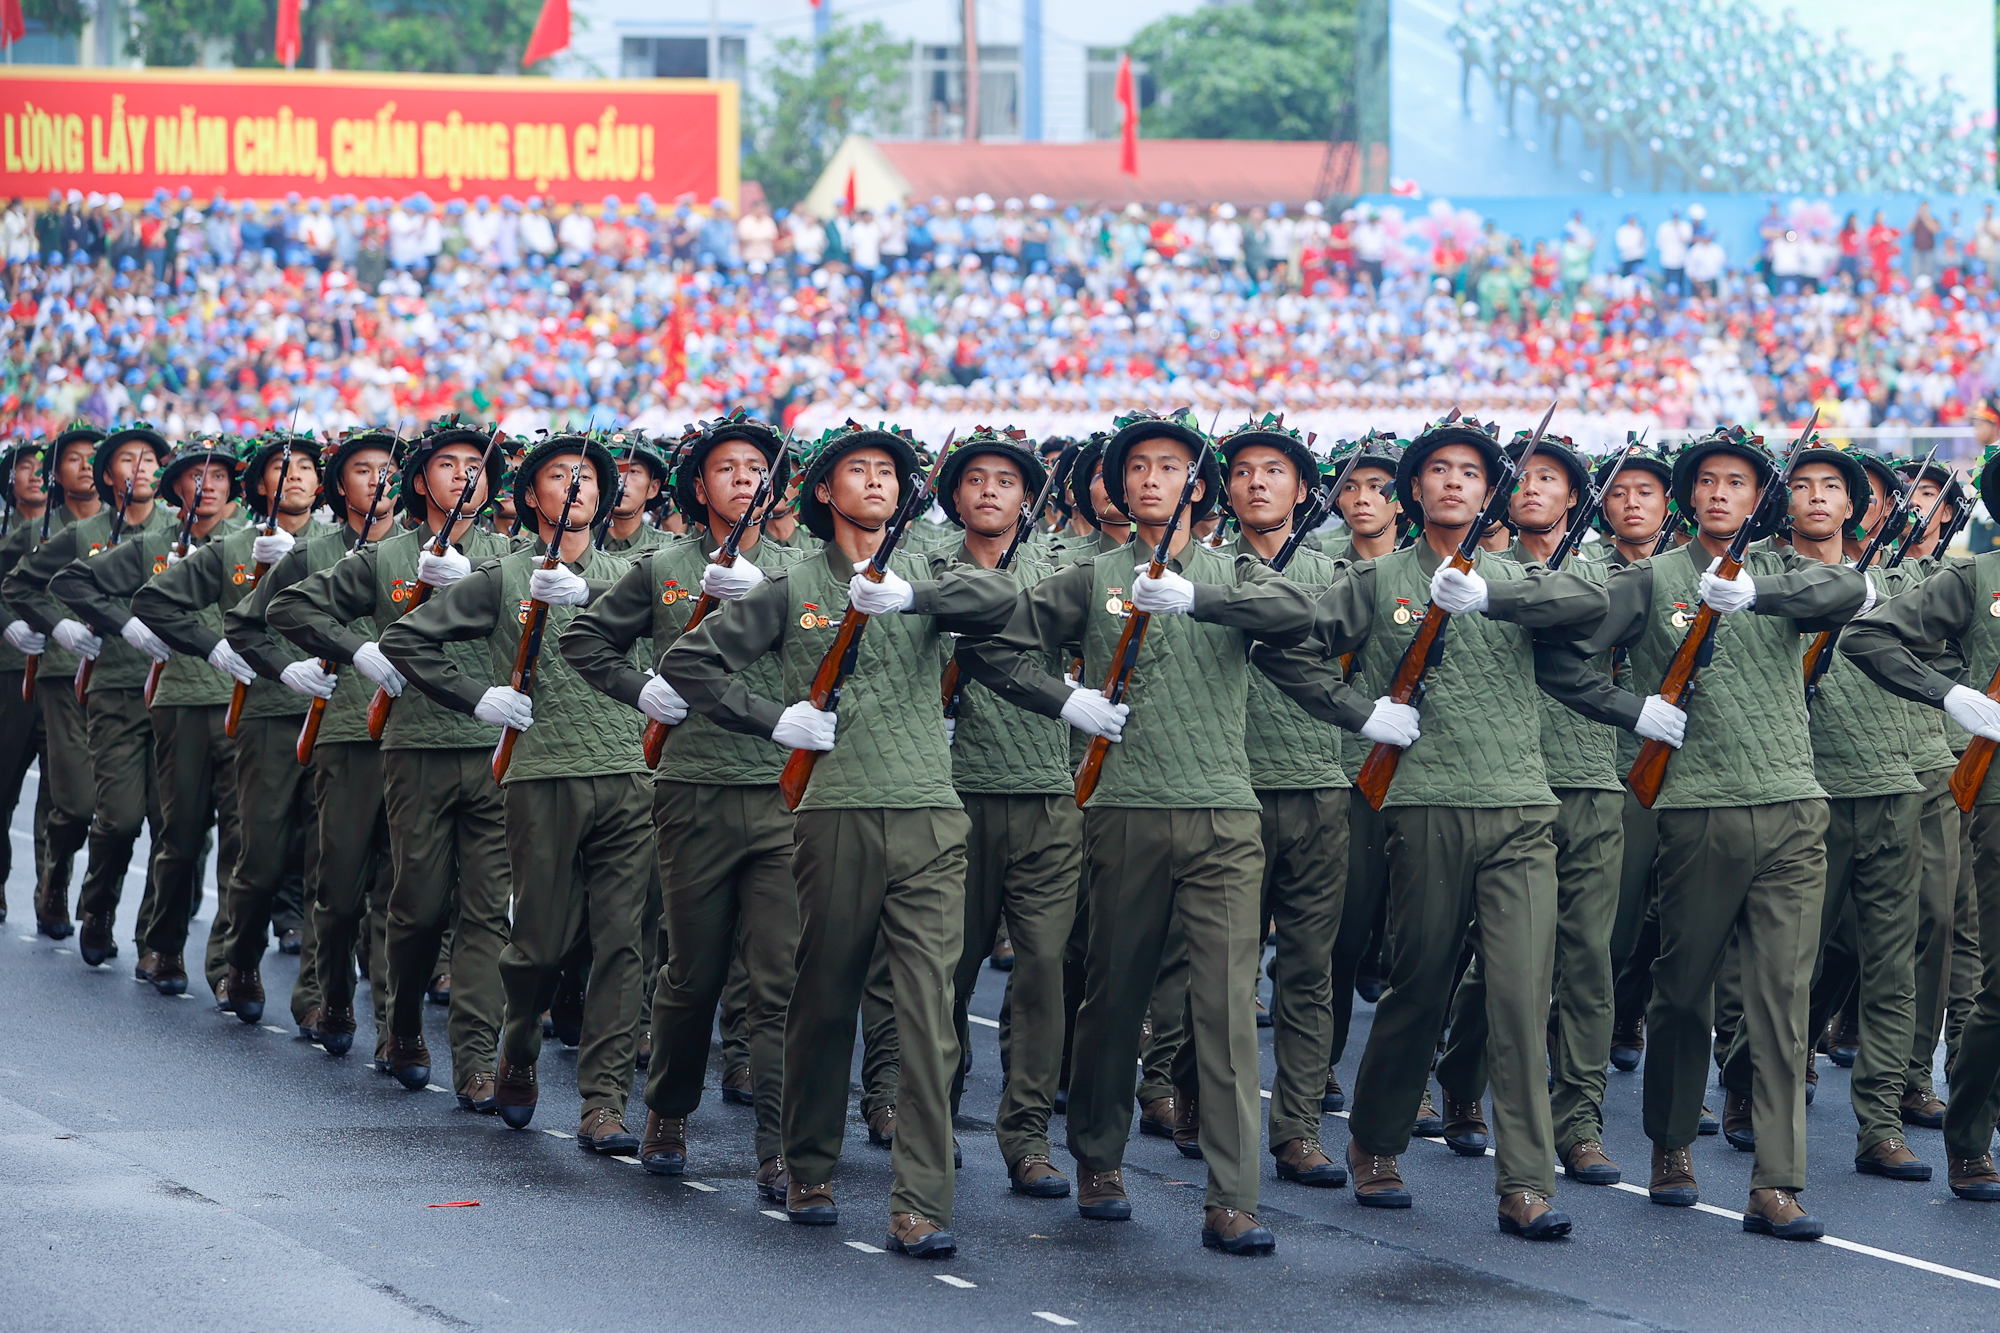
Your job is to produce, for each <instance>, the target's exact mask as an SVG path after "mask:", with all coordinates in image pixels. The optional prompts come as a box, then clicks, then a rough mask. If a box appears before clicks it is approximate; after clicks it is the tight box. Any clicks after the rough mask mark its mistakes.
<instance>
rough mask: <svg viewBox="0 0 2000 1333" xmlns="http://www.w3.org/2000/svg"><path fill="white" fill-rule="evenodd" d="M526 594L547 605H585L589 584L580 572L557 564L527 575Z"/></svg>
mask: <svg viewBox="0 0 2000 1333" xmlns="http://www.w3.org/2000/svg"><path fill="white" fill-rule="evenodd" d="M528 596H530V597H532V598H534V599H535V600H536V601H538V602H542V603H545V604H547V605H549V606H586V605H588V604H589V602H590V585H589V584H587V583H585V582H584V581H583V576H582V575H581V574H578V573H575V572H573V571H572V570H569V569H566V568H564V567H563V566H561V565H557V566H556V567H555V568H554V569H538V570H536V571H535V572H534V573H532V574H530V575H528Z"/></svg>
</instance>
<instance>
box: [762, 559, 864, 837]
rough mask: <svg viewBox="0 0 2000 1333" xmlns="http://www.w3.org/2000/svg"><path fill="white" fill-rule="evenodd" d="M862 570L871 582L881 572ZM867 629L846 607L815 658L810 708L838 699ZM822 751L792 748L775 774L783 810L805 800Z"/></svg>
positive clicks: (830, 704)
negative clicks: (830, 638)
mask: <svg viewBox="0 0 2000 1333" xmlns="http://www.w3.org/2000/svg"><path fill="white" fill-rule="evenodd" d="M862 573H863V574H864V575H866V576H867V578H868V579H869V580H870V581H871V582H874V583H880V582H881V581H882V572H881V571H880V570H878V569H876V568H875V566H874V563H873V562H872V561H871V562H870V563H869V566H868V568H867V569H865V570H863V571H862ZM867 628H868V617H867V615H866V614H865V613H864V612H860V611H857V610H855V609H854V608H853V607H851V606H850V607H848V608H847V614H846V615H844V616H842V617H841V618H840V629H839V631H838V632H836V633H835V634H834V636H833V645H832V646H831V647H829V648H828V649H827V650H826V656H825V657H822V658H821V659H820V660H819V670H818V671H815V672H814V673H813V683H812V693H810V694H809V695H807V696H806V697H807V698H808V699H809V700H810V701H811V703H812V706H813V707H814V708H817V709H819V710H820V711H821V712H827V711H829V710H831V709H832V708H834V707H835V706H836V705H838V704H839V702H840V687H841V685H842V684H844V683H845V680H846V676H847V671H848V669H849V668H851V667H852V665H853V659H854V657H855V656H856V654H858V653H859V652H860V650H861V631H862V630H864V629H867ZM825 753H826V751H824V750H794V751H792V756H791V758H789V759H787V760H786V761H785V768H784V771H783V772H782V773H780V774H778V794H779V795H781V796H783V797H784V798H785V809H787V810H796V809H798V808H799V802H800V801H802V800H804V799H805V794H806V784H807V783H809V782H811V781H812V775H813V766H814V765H815V764H817V763H819V757H820V756H821V755H822V754H825Z"/></svg>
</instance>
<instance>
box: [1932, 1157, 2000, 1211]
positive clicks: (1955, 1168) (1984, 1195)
mask: <svg viewBox="0 0 2000 1333" xmlns="http://www.w3.org/2000/svg"><path fill="white" fill-rule="evenodd" d="M1945 1178H1946V1179H1947V1180H1949V1181H1950V1182H1951V1192H1952V1193H1953V1194H1956V1195H1957V1196H1958V1197H1959V1198H1961V1199H1971V1200H1973V1201H1974V1202H1976V1203H2000V1171H1995V1170H1994V1169H1993V1154H1992V1153H1985V1154H1982V1155H1981V1156H1978V1157H1947V1158H1946V1159H1945Z"/></svg>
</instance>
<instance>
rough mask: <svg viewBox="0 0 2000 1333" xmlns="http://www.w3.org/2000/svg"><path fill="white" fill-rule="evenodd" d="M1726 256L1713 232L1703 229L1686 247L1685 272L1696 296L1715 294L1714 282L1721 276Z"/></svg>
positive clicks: (1726, 259)
mask: <svg viewBox="0 0 2000 1333" xmlns="http://www.w3.org/2000/svg"><path fill="white" fill-rule="evenodd" d="M1728 262H1729V261H1728V256H1726V255H1725V254H1724V253H1723V251H1722V244H1721V242H1719V241H1717V240H1716V239H1715V235H1714V233H1713V232H1710V231H1706V230H1704V231H1703V232H1702V233H1701V234H1700V235H1698V236H1696V237H1695V239H1694V244H1693V245H1690V246H1689V247H1688V252H1687V261H1686V272H1687V280H1688V283H1689V285H1691V286H1692V287H1693V288H1694V292H1695V295H1697V296H1703V297H1707V296H1713V295H1715V284H1716V282H1717V281H1718V280H1719V279H1720V278H1721V277H1722V270H1723V268H1724V266H1725V265H1726V264H1727V263H1728Z"/></svg>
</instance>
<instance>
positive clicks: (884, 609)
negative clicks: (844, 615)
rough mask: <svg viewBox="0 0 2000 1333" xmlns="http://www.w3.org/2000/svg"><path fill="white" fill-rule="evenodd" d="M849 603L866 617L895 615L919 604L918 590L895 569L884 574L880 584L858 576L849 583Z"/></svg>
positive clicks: (862, 575) (865, 576)
mask: <svg viewBox="0 0 2000 1333" xmlns="http://www.w3.org/2000/svg"><path fill="white" fill-rule="evenodd" d="M847 602H848V605H850V606H852V607H853V608H854V609H855V610H857V611H859V612H860V613H861V614H862V615H864V616H888V615H894V614H895V613H896V612H898V611H907V610H909V609H910V608H911V607H913V606H915V605H916V604H917V590H916V589H915V588H912V587H911V586H910V581H909V580H908V579H906V578H904V577H903V576H902V575H901V574H898V573H897V572H896V571H895V570H893V569H891V570H887V571H885V572H884V573H883V575H882V581H881V582H880V583H877V582H875V581H874V580H872V579H870V578H869V577H868V576H867V575H866V574H856V575H855V576H854V577H853V578H851V579H849V580H848V581H847Z"/></svg>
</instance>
